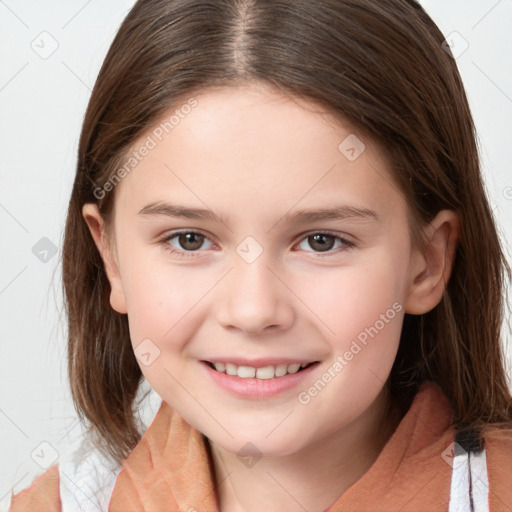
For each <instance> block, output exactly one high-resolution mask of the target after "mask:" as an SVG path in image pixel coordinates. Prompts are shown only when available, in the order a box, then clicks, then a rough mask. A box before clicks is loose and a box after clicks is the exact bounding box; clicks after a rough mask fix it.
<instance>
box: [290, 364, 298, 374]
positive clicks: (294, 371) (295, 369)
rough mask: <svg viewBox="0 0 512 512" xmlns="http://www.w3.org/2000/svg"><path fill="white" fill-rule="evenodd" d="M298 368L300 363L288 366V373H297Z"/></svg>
mask: <svg viewBox="0 0 512 512" xmlns="http://www.w3.org/2000/svg"><path fill="white" fill-rule="evenodd" d="M299 368H300V363H297V364H290V365H288V373H297V372H298V371H299Z"/></svg>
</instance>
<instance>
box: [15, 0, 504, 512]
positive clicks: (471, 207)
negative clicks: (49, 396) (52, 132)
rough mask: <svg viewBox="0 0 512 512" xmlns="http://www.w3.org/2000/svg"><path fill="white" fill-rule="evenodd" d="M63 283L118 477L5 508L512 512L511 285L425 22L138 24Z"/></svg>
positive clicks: (85, 407) (411, 15) (320, 11)
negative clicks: (142, 420) (507, 334)
mask: <svg viewBox="0 0 512 512" xmlns="http://www.w3.org/2000/svg"><path fill="white" fill-rule="evenodd" d="M63 275H64V286H65V294H66V301H67V312H68V318H69V374H70V380H71V386H72V391H73V398H74V401H75V403H76V407H77V409H78V411H79V413H80V414H81V415H82V418H84V419H86V420H87V421H88V423H89V425H90V427H91V436H93V437H92V438H93V439H94V440H95V442H96V445H97V446H98V450H100V451H101V452H102V453H104V456H105V457H106V458H108V460H110V461H113V462H114V467H111V466H110V465H109V464H107V463H106V462H105V464H103V463H101V462H96V463H95V464H91V460H93V459H87V460H85V461H84V462H83V467H85V468H89V469H87V471H82V473H80V472H79V471H77V474H83V473H84V472H85V473H88V480H87V479H85V480H83V481H73V479H70V478H68V473H67V472H66V471H64V470H63V469H62V468H60V467H59V465H58V464H56V465H54V466H52V467H51V468H50V469H49V470H47V472H46V473H44V474H43V475H42V476H41V477H40V478H39V479H38V480H36V481H35V482H34V483H33V484H32V486H31V487H30V488H28V489H26V490H25V491H22V492H21V493H19V494H18V495H16V496H13V498H12V510H13V511H19V510H52V511H57V510H79V509H83V510H98V509H99V510H107V509H108V510H109V511H126V510H133V511H135V510H137V511H142V510H144V511H157V510H158V511H164V510H165V511H178V510H179V511H190V512H192V511H221V512H235V511H261V510H265V511H277V510H279V511H282V510H286V511H302V510H308V511H311V512H314V511H323V510H328V511H330V512H333V511H342V510H343V511H367V510H372V511H377V510H378V511H398V510H401V511H405V510H407V511H420V510H428V511H431V512H432V511H446V510H450V511H453V510H461V511H462V510H464V511H469V510H478V511H480V510H481V511H487V510H490V511H493V512H494V511H505V510H511V509H512V486H511V485H510V482H511V478H512V403H511V397H510V392H509V389H508V388H507V383H506V379H505V371H504V365H503V359H502V356H501V351H500V336H499V331H500V326H501V320H502V309H503V289H504V283H505V280H506V278H509V277H510V270H509V267H508V266H507V263H506V261H505V258H504V256H503V253H502V250H501V248H500V244H499V239H498V236H497V233H496V227H495V224H494V221H493V217H492V214H491V211H490V208H489V204H488V201H487V199H486V196H485V193H484V188H483V185H482V180H481V176H480V170H479V162H478V155H477V148H476V143H475V135H474V127H473V122H472V118H471V114H470V111H469V107H468V103H467V100H466V96H465V93H464V89H463V86H462V83H461V79H460V76H459V73H458V71H457V67H456V64H455V61H454V59H453V56H452V55H451V53H450V50H449V47H447V45H446V44H444V36H443V35H442V34H441V33H440V31H439V29H438V28H437V27H436V26H435V24H434V23H433V22H432V20H431V19H430V18H429V17H428V16H427V14H426V13H425V12H424V10H423V9H422V8H421V7H420V6H419V5H418V4H417V3H416V2H415V1H414V0H382V1H379V2H373V1H370V0H324V1H322V2H311V1H307V0H294V1H292V0H280V1H274V2H269V1H264V0H216V1H208V0H204V1H197V0H140V1H139V2H137V4H136V5H135V6H134V7H133V9H132V10H131V12H130V13H129V14H128V16H127V18H126V20H125V21H124V23H123V24H122V26H121V28H120V30H119V32H118V34H117V37H116V38H115V40H114V42H113V44H112V46H111V48H110V51H109V53H108V55H107V57H106V60H105V62H104V65H103V67H102V69H101V72H100V74H99V77H98V80H97V83H96V85H95V88H94V91H93V93H92V97H91V100H90V103H89V107H88V110H87V114H86V117H85V120H84V125H83V130H82V136H81V140H80V148H79V155H78V167H77V173H76V179H75V183H74V187H73V192H72V196H71V201H70V204H69V212H68V219H67V225H66V234H65V243H64V255H63ZM143 378H144V379H145V380H146V381H147V382H148V383H149V384H150V386H151V387H152V388H153V389H154V390H155V391H156V392H157V393H158V395H159V396H160V397H161V398H162V401H161V406H160V409H159V410H158V413H157V414H156V416H155V418H154V420H153V422H152V424H151V425H150V427H149V428H148V429H147V431H146V432H145V433H144V434H143V435H142V433H141V432H140V431H139V428H138V426H137V423H136V421H135V418H134V408H135V407H136V396H137V392H138V391H139V389H140V385H141V381H142V379H143ZM91 457H92V456H91ZM94 460H98V461H99V459H94ZM91 466H93V469H92V470H91V469H90V468H91ZM91 471H93V472H94V474H95V475H96V477H95V478H93V477H92V476H91V474H90V473H91ZM70 480H71V483H70ZM72 486H74V487H75V491H74V495H75V496H74V497H73V496H72V495H70V493H69V489H70V488H72ZM83 496H85V498H86V499H84V498H83ZM84 503H85V504H84Z"/></svg>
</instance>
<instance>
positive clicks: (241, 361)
mask: <svg viewBox="0 0 512 512" xmlns="http://www.w3.org/2000/svg"><path fill="white" fill-rule="evenodd" d="M203 361H206V362H208V363H230V364H234V365H235V366H250V367H252V368H263V367H264V366H278V365H280V364H286V365H290V364H303V363H308V364H309V363H314V362H316V361H317V360H316V359H310V358H307V357H305V358H302V359H299V358H293V359H292V358H286V357H280V358H275V357H258V358H256V359H245V358H241V357H211V358H208V359H203Z"/></svg>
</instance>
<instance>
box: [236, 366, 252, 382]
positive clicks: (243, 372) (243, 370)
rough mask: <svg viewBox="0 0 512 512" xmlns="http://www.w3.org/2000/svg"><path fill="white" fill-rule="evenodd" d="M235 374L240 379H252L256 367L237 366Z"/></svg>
mask: <svg viewBox="0 0 512 512" xmlns="http://www.w3.org/2000/svg"><path fill="white" fill-rule="evenodd" d="M237 375H238V376H239V377H240V378H242V379H254V377H255V376H256V368H252V367H251V366H239V367H238V372H237Z"/></svg>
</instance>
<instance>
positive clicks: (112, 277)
mask: <svg viewBox="0 0 512 512" xmlns="http://www.w3.org/2000/svg"><path fill="white" fill-rule="evenodd" d="M82 215H83V217H84V219H85V222H86V223H87V226H88V227H89V231H90V232H91V235H92V237H93V239H94V243H95V244H96V247H97V248H98V251H99V252H100V255H101V259H102V260H103V264H104V266H105V272H106V273H107V278H108V280H109V282H110V305H111V306H112V309H114V310H115V311H117V312H118V313H122V314H126V313H127V308H126V299H125V295H124V289H123V284H122V281H121V275H120V273H119V267H118V264H117V262H116V259H115V257H114V255H113V254H112V250H111V247H110V244H109V242H108V238H107V234H106V229H105V222H104V220H103V217H102V216H101V214H100V212H99V210H98V206H97V205H96V204H93V203H88V204H85V205H84V206H83V208H82Z"/></svg>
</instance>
